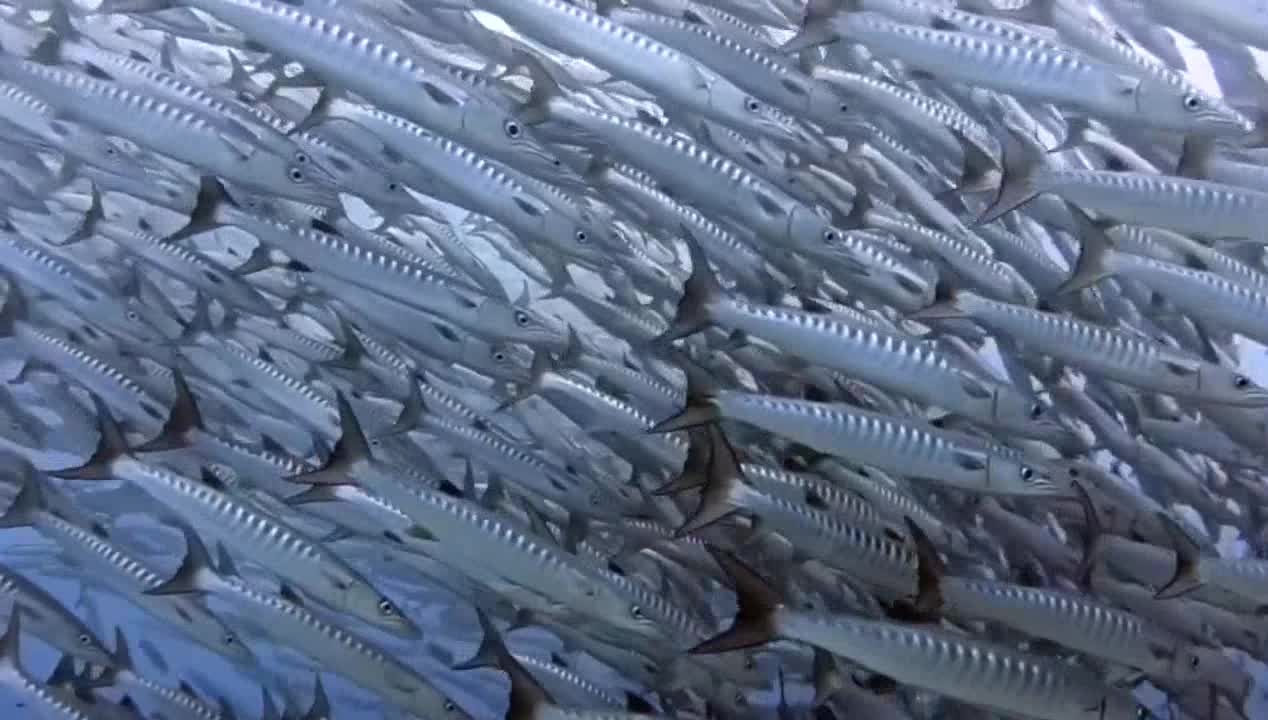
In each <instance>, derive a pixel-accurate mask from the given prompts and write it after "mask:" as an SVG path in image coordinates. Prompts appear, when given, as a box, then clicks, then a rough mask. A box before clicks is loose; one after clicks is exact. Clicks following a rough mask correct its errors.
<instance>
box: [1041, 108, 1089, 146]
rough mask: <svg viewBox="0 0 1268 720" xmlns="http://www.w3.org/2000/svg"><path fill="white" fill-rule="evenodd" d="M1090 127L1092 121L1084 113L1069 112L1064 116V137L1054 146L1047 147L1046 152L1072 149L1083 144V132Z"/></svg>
mask: <svg viewBox="0 0 1268 720" xmlns="http://www.w3.org/2000/svg"><path fill="white" fill-rule="evenodd" d="M1090 129H1092V123H1091V121H1090V120H1089V119H1088V117H1087V116H1086V115H1079V114H1075V113H1071V114H1070V115H1068V116H1067V117H1066V124H1065V137H1063V138H1061V142H1059V143H1057V145H1056V146H1055V147H1051V148H1048V154H1050V155H1051V154H1055V153H1059V152H1064V151H1066V150H1073V149H1075V148H1077V147H1078V146H1080V145H1082V144H1083V140H1084V133H1086V132H1087V131H1088V130H1090Z"/></svg>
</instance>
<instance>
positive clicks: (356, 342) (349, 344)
mask: <svg viewBox="0 0 1268 720" xmlns="http://www.w3.org/2000/svg"><path fill="white" fill-rule="evenodd" d="M335 317H336V319H337V320H338V322H339V332H340V334H341V335H342V336H343V351H342V352H341V353H339V357H337V358H332V359H330V360H325V361H323V362H322V363H321V364H322V365H325V366H327V367H337V368H343V369H345V370H356V369H358V368H360V367H361V362H362V359H363V358H365V357H366V355H368V353H367V351H366V349H365V345H363V344H362V343H361V339H360V338H358V337H357V332H356V330H355V329H353V327H352V323H351V322H350V321H349V320H348V319H347V318H346V317H344V315H343V313H340V312H336V313H335Z"/></svg>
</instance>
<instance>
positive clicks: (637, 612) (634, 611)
mask: <svg viewBox="0 0 1268 720" xmlns="http://www.w3.org/2000/svg"><path fill="white" fill-rule="evenodd" d="M630 615H632V616H633V617H634V619H635V620H642V619H643V608H641V607H639V606H637V605H631V606H630Z"/></svg>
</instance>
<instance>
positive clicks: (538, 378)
mask: <svg viewBox="0 0 1268 720" xmlns="http://www.w3.org/2000/svg"><path fill="white" fill-rule="evenodd" d="M555 372H557V367H556V365H555V359H554V358H553V357H552V356H551V354H550V353H549V352H547V351H546V350H542V349H540V348H539V349H537V350H535V351H534V352H533V362H532V363H531V364H530V366H529V371H528V376H529V380H528V382H527V383H526V384H524V385H523V386H522V387H519V388H517V389H515V390H514V391H513V392H512V393H511V394H510V396H509V397H507V398H506V399H505V400H503V401H502V402H500V403H498V405H497V407H496V408H494V409H493V412H494V413H500V412H502V411H503V410H506V409H508V408H510V407H513V406H515V405H518V404H519V403H521V402H523V401H524V400H527V399H528V398H530V397H533V396H535V395H537V393H539V392H541V389H542V387H543V384H544V382H545V380H546V376H547V375H549V374H551V373H555Z"/></svg>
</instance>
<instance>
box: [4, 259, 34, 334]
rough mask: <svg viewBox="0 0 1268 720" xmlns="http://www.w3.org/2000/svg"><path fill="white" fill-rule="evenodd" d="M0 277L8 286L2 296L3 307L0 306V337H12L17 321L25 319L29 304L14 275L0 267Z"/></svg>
mask: <svg viewBox="0 0 1268 720" xmlns="http://www.w3.org/2000/svg"><path fill="white" fill-rule="evenodd" d="M0 277H3V278H4V280H5V284H6V285H8V286H9V291H8V292H7V293H6V294H5V296H4V307H0V337H12V336H13V333H14V332H15V331H16V330H17V324H18V322H19V321H22V320H26V317H27V308H28V307H29V305H28V303H27V299H26V293H25V292H23V291H22V288H21V287H20V286H19V285H18V281H17V278H16V277H15V276H13V275H11V274H9V272H8V271H7V270H5V269H3V268H0Z"/></svg>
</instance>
